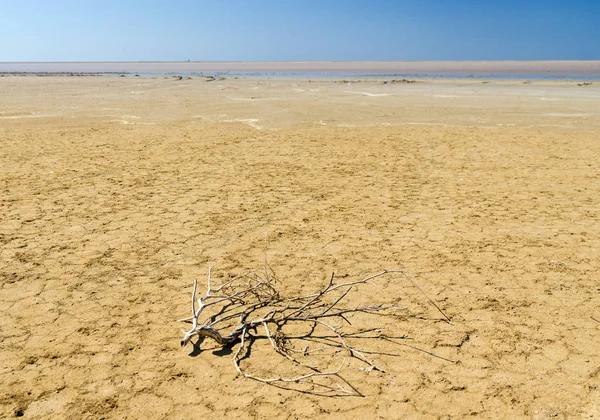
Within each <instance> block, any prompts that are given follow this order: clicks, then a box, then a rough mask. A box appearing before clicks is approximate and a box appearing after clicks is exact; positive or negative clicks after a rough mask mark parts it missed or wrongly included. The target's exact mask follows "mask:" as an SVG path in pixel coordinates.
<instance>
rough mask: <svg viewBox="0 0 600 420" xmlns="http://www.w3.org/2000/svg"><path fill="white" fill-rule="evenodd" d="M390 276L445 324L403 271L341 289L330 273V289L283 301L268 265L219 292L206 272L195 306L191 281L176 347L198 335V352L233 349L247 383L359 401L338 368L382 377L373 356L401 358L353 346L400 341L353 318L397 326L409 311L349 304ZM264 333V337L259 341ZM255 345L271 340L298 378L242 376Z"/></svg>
mask: <svg viewBox="0 0 600 420" xmlns="http://www.w3.org/2000/svg"><path fill="white" fill-rule="evenodd" d="M390 277H391V278H392V280H397V277H402V278H404V279H406V280H408V281H409V282H410V283H411V284H412V285H413V286H414V287H416V288H417V289H418V290H419V291H420V292H421V293H422V294H423V296H424V297H425V298H426V299H427V300H428V302H429V303H430V304H431V305H433V306H434V307H435V308H436V309H437V311H439V313H440V314H441V315H442V316H443V317H444V320H445V321H446V322H450V319H449V318H448V317H447V316H446V315H445V314H444V313H443V312H442V310H441V309H440V308H439V307H438V306H437V305H436V304H435V303H434V302H433V301H432V300H431V299H429V297H427V295H426V294H425V293H424V292H423V290H422V289H421V288H420V287H419V286H418V285H417V284H416V283H415V282H414V281H413V279H412V278H411V277H410V276H408V275H407V274H406V273H405V272H404V271H401V270H391V271H388V270H386V271H382V272H380V273H378V274H375V275H372V276H369V277H366V278H363V279H361V280H355V281H346V282H337V281H336V277H335V274H332V275H331V278H330V279H329V282H328V283H327V285H326V286H325V287H324V288H322V289H321V290H319V291H316V292H314V293H312V294H308V295H304V296H297V297H285V296H282V295H281V294H280V293H279V291H278V289H277V282H278V281H277V278H276V276H275V275H274V273H273V271H272V270H271V269H270V267H269V266H268V264H266V265H265V270H264V273H261V274H258V273H255V272H251V273H247V274H245V275H241V276H236V277H233V278H231V279H230V280H228V281H226V282H224V283H223V284H221V285H220V286H213V284H212V282H211V268H209V270H208V279H207V287H206V292H205V294H204V296H202V297H200V298H198V299H197V298H196V295H197V292H198V282H197V280H194V288H193V292H192V314H193V315H192V316H191V317H189V318H185V319H182V320H181V321H184V322H191V323H192V328H191V329H190V330H188V331H184V336H183V339H182V340H181V346H185V345H186V344H188V343H189V342H190V341H191V340H192V338H194V337H195V336H198V341H197V342H196V343H194V346H195V348H197V350H198V351H199V349H200V344H202V342H203V341H204V340H205V339H211V340H213V341H214V342H216V344H217V345H218V346H221V347H223V348H226V347H227V348H230V349H231V351H232V354H233V357H232V359H233V364H234V366H235V369H236V371H237V372H238V374H240V375H242V376H243V377H245V378H249V379H254V380H257V381H260V382H264V383H267V384H271V385H275V386H279V387H282V388H288V389H294V390H298V391H303V392H310V393H313V394H323V395H357V396H362V394H361V392H360V391H359V389H358V388H357V387H355V386H354V385H352V384H351V383H350V382H349V381H348V380H346V379H345V378H344V376H342V371H343V368H344V367H345V366H346V365H347V364H349V363H350V361H354V362H358V363H359V364H361V365H362V367H359V369H361V370H364V371H366V372H370V371H372V370H377V371H380V372H384V369H383V368H382V367H381V366H379V365H378V364H376V363H375V361H374V360H372V357H373V356H377V355H384V354H385V355H388V356H390V355H392V356H399V354H393V353H389V352H386V351H385V350H371V349H367V348H363V347H362V346H361V347H358V345H357V344H356V343H357V342H361V343H364V342H365V341H368V342H369V343H371V344H373V343H379V344H381V343H386V344H388V347H389V346H390V345H392V346H397V345H401V344H400V343H399V341H398V340H402V339H404V338H405V337H404V336H398V335H394V334H387V333H386V332H384V331H382V330H381V329H379V328H363V327H361V326H360V325H356V324H355V323H354V322H353V321H354V319H353V318H355V317H356V316H357V315H363V316H364V315H367V316H389V317H395V318H397V319H398V320H401V319H404V318H405V317H406V312H407V310H408V308H406V307H398V306H395V305H391V304H390V305H388V304H383V303H376V304H370V305H360V304H358V305H356V304H355V305H352V304H351V303H350V299H349V298H350V296H352V295H353V294H360V289H361V288H364V287H368V286H375V287H377V286H378V285H377V283H376V282H375V281H376V280H379V279H383V278H388V279H389V278H390ZM261 333H264V335H259V334H261ZM259 339H262V340H263V341H268V343H269V344H270V346H271V348H272V351H274V352H275V353H276V354H278V355H280V356H282V357H283V358H285V359H286V360H287V361H288V363H291V364H293V365H294V366H295V367H296V368H297V372H298V374H297V375H296V376H293V377H282V376H280V375H278V374H277V372H275V373H274V372H270V376H259V375H257V374H255V373H249V372H248V371H246V370H245V369H244V368H243V367H242V363H241V362H242V361H243V360H244V359H246V358H249V356H250V353H251V347H252V345H253V344H254V342H255V341H256V340H259ZM237 343H239V346H238V347H237V349H236V350H235V351H233V348H232V347H233V345H234V344H237ZM402 345H405V344H402ZM409 347H410V346H409ZM378 348H381V346H379V347H378ZM417 350H421V349H417ZM421 351H425V350H421ZM425 352H426V353H428V354H431V355H432V356H435V355H434V354H432V353H429V352H427V351H425ZM435 357H439V356H435ZM445 360H447V359H445ZM277 366H279V365H275V369H276V370H277Z"/></svg>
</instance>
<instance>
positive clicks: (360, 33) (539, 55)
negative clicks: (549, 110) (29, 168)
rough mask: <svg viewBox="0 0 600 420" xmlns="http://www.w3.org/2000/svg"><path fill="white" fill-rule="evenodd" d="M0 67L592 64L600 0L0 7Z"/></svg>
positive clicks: (281, 0)
mask: <svg viewBox="0 0 600 420" xmlns="http://www.w3.org/2000/svg"><path fill="white" fill-rule="evenodd" d="M0 40H1V41H2V43H1V44H0V61H182V60H188V59H190V60H192V61H270V60H273V61H286V60H340V61H343V60H598V59H600V0H570V1H569V0H563V1H558V0H520V1H518V0H395V1H394V0H369V1H367V0H211V1H204V0H196V1H186V0H182V1H166V0H163V1H157V0H120V1H112V0H111V1H109V0H105V1H103V0H97V1H91V0H29V1H27V0H22V1H16V0H0Z"/></svg>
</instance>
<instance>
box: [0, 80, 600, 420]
mask: <svg viewBox="0 0 600 420" xmlns="http://www.w3.org/2000/svg"><path fill="white" fill-rule="evenodd" d="M412 82H413V81H412V80H391V79H376V80H375V79H352V80H341V79H331V78H330V79H308V78H306V79H289V78H288V79H267V78H260V79H252V78H237V79H236V78H232V77H225V78H221V77H216V78H215V77H200V76H198V77H196V76H193V77H181V76H178V77H172V76H154V77H150V76H144V75H142V76H141V77H133V76H130V77H116V76H112V77H110V76H97V77H67V76H60V77H59V76H50V77H36V76H26V77H16V76H6V77H0V254H1V258H0V318H1V319H2V321H1V322H0V383H1V384H2V386H1V389H0V417H3V418H4V417H10V416H24V417H30V418H200V417H203V418H213V419H216V418H228V419H248V418H272V419H294V418H299V419H306V418H328V419H338V418H339V419H351V418H364V419H376V418H403V417H405V418H415V417H420V418H440V417H453V418H463V417H467V416H476V417H481V418H524V417H527V418H547V417H559V418H598V417H599V416H600V388H599V386H600V355H599V352H598V349H599V348H600V283H599V278H600V223H599V217H600V199H599V197H600V172H599V169H598V157H599V156H600V141H599V139H600V83H597V82H594V83H591V82H581V81H533V82H532V81H526V80H509V81H501V80H481V79H477V80H465V79H461V80H446V79H445V80H437V79H435V80H416V81H414V83H412ZM265 232H268V235H269V243H268V247H267V251H266V257H267V258H268V262H269V264H270V266H271V267H272V269H273V272H274V273H276V274H277V277H278V288H279V290H280V291H281V292H282V293H285V294H286V295H288V296H295V295H300V294H309V293H313V292H314V291H317V290H318V289H319V288H322V287H323V286H324V285H325V284H326V283H327V281H328V280H329V278H330V276H331V273H332V272H335V273H336V276H338V277H339V278H343V279H344V281H349V280H352V279H357V280H358V279H361V278H364V277H366V276H368V275H370V274H375V273H377V272H380V271H382V270H385V269H388V270H394V269H401V270H404V271H405V272H406V273H408V274H409V275H410V276H411V278H412V279H414V281H415V282H416V283H417V284H418V285H419V286H420V287H421V288H422V289H423V291H424V292H425V293H426V294H427V296H429V297H430V298H431V300H432V301H434V302H435V303H436V304H437V305H438V306H439V307H440V309H441V310H443V312H444V313H445V314H446V315H447V316H448V317H449V318H450V320H451V322H450V323H448V322H446V321H445V319H444V318H443V317H442V316H441V314H440V312H438V311H437V310H436V309H435V308H433V307H432V306H431V305H430V304H428V302H427V300H426V299H425V298H424V296H423V295H422V294H420V292H419V291H418V290H416V289H415V287H414V286H413V285H412V284H411V283H410V282H408V281H406V279H404V278H402V277H400V276H389V277H386V278H382V279H378V281H377V282H376V283H377V285H378V286H373V287H371V288H365V289H362V291H361V292H360V293H356V292H352V293H350V294H349V295H348V299H349V301H348V304H349V305H350V306H352V305H364V304H367V303H373V304H376V303H392V304H394V305H397V306H398V307H402V308H404V309H403V312H402V313H401V315H398V316H392V317H383V318H381V317H379V318H377V317H370V316H367V314H361V315H360V316H356V317H354V318H351V319H350V321H351V322H352V324H353V326H357V327H363V328H372V329H373V331H377V332H378V333H379V332H381V333H385V334H388V335H389V336H395V337H397V338H396V339H395V342H396V344H394V343H391V342H388V343H387V344H386V343H381V342H379V341H378V342H375V341H373V340H370V339H368V338H367V339H363V340H362V341H360V342H359V343H358V344H357V345H359V347H360V348H362V349H366V350H372V351H374V352H376V353H385V354H369V357H370V358H372V359H373V360H375V361H376V363H377V365H378V366H381V367H382V370H384V371H385V372H382V371H378V370H371V369H365V368H364V365H363V364H360V363H358V361H357V360H356V359H354V358H351V357H349V356H348V355H347V354H345V353H344V352H339V353H338V354H334V355H332V356H331V357H330V363H331V365H330V368H334V369H335V368H337V367H339V366H340V363H341V362H342V361H345V362H344V365H343V370H342V373H343V376H344V378H345V379H346V380H347V381H348V382H349V383H351V384H353V385H354V386H355V387H356V388H357V389H359V390H360V392H361V393H362V394H363V396H362V397H358V396H343V395H341V396H332V397H323V396H319V395H314V394H311V393H301V392H296V391H292V390H289V389H285V387H284V388H278V387H275V386H270V385H267V384H264V383H261V382H258V381H254V380H251V379H247V378H244V377H241V376H239V375H238V374H237V373H236V371H235V369H234V366H233V363H232V360H231V358H232V356H233V352H235V351H236V349H237V346H239V343H237V344H234V345H233V346H231V348H227V347H226V348H221V347H220V346H219V345H217V344H216V343H214V342H211V341H210V340H208V341H207V340H205V341H204V342H203V343H201V345H200V346H196V348H194V346H192V345H188V346H187V347H184V348H181V347H180V340H181V337H182V333H181V328H184V329H189V325H188V324H185V323H182V322H178V319H180V318H185V317H188V316H189V315H190V297H191V287H192V283H193V279H195V278H198V279H199V282H200V284H201V288H202V291H204V287H205V286H204V281H205V279H206V273H207V271H208V268H209V266H214V268H213V281H214V282H215V284H216V283H222V282H224V281H226V280H227V279H229V278H231V277H232V276H235V275H240V274H244V273H246V272H248V271H250V270H261V269H262V267H263V264H264V258H265V239H264V238H265ZM344 328H346V327H344ZM255 335H256V336H257V339H256V341H255V344H254V345H253V347H252V349H251V350H252V351H251V353H250V354H248V355H247V357H245V358H244V359H243V360H242V365H243V367H244V369H247V371H249V372H252V373H255V374H256V375H260V376H263V377H277V376H280V377H290V376H294V375H298V374H299V370H298V366H295V365H294V364H293V363H291V362H290V361H289V360H287V359H285V358H284V357H282V356H281V355H279V354H277V353H274V352H273V351H270V344H269V341H268V340H267V339H266V338H265V337H264V331H262V330H260V328H259V329H258V331H257V332H256V333H255ZM260 336H262V338H260ZM398 343H399V344H398ZM318 346H319V345H318V343H314V344H311V347H310V349H308V350H307V349H305V350H306V352H305V353H308V351H309V350H311V351H312V350H315V351H316V350H317V348H318ZM300 350H302V349H300ZM297 357H298V358H301V357H305V356H304V355H303V353H302V351H300V352H299V353H298V356H297Z"/></svg>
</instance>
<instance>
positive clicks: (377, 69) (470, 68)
mask: <svg viewBox="0 0 600 420" xmlns="http://www.w3.org/2000/svg"><path fill="white" fill-rule="evenodd" d="M228 72H230V73H250V74H251V73H289V74H293V73H302V74H307V75H310V74H311V73H322V74H335V73H339V74H345V75H351V74H357V75H374V76H377V75H382V74H384V75H419V74H422V75H424V77H427V75H470V74H473V75H479V76H485V75H498V76H500V75H523V76H527V75H548V76H553V75H556V76H564V75H597V76H599V77H600V60H594V61H253V62H250V61H248V62H243V61H230V62H225V61H189V62H188V61H176V62H175V61H168V62H167V61H156V62H153V61H140V62H0V73H5V74H7V73H39V74H42V73H78V74H94V73H95V74H111V73H155V74H169V73H176V74H177V73H181V74H188V73H228Z"/></svg>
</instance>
